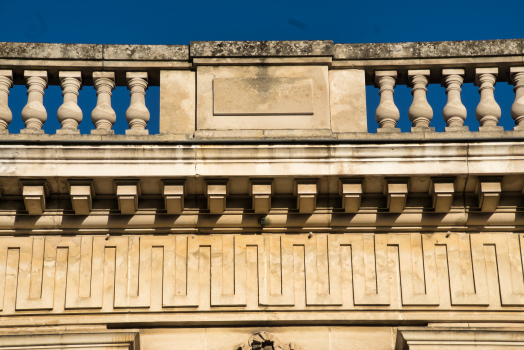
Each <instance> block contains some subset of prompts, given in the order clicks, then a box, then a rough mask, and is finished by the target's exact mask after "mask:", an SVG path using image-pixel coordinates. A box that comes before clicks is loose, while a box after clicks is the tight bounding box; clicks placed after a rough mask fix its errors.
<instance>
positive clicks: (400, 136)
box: [0, 130, 524, 144]
mask: <svg viewBox="0 0 524 350" xmlns="http://www.w3.org/2000/svg"><path fill="white" fill-rule="evenodd" d="M278 131H279V132H278V133H276V134H274V135H273V134H272V132H273V130H239V131H237V132H235V131H230V132H229V135H228V134H227V133H222V134H221V135H215V134H213V133H210V134H209V135H204V136H201V137H194V135H193V134H167V133H166V134H156V135H143V136H140V135H90V134H83V135H68V134H4V135H0V144H2V143H28V142H51V143H55V142H56V143H62V142H63V143H76V142H79V143H82V142H101V143H105V142H107V143H151V144H155V143H188V144H199V143H203V144H209V143H217V144H219V143H230V142H233V143H261V142H262V143H263V142H269V143H287V142H297V141H301V142H303V143H305V144H307V143H382V142H387V143H391V142H393V143H401V142H443V141H453V142H460V141H461V140H466V141H467V142H472V141H473V142H490V141H491V142H500V141H508V142H514V141H524V130H506V131H460V132H402V133H400V132H399V133H364V132H355V133H326V134H318V133H310V135H308V134H301V133H300V134H297V133H294V132H293V130H290V132H289V133H283V132H282V131H281V130H278Z"/></svg>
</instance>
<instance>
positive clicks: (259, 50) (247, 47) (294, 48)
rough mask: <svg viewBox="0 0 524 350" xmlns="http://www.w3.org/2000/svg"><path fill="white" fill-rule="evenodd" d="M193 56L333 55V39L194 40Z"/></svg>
mask: <svg viewBox="0 0 524 350" xmlns="http://www.w3.org/2000/svg"><path fill="white" fill-rule="evenodd" d="M190 55H191V57H257V56H333V41H331V40H315V41H305V40H303V41H192V42H191V45H190Z"/></svg>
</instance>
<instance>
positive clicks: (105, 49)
mask: <svg viewBox="0 0 524 350" xmlns="http://www.w3.org/2000/svg"><path fill="white" fill-rule="evenodd" d="M523 54H524V43H523V39H503V40H478V41H439V42H404V43H364V44H334V43H333V41H331V40H312V41H192V42H191V43H190V45H101V44H53V43H20V42H0V58H4V59H61V60H67V59H69V60H124V61H135V60H137V61H140V60H141V61H188V60H190V59H191V58H198V57H202V58H204V57H229V58H232V57H246V58H248V57H251V58H252V57H315V56H323V57H334V59H338V60H368V59H369V60H372V59H395V58H397V59H406V58H413V59H416V58H450V57H490V56H491V57H493V56H517V55H523Z"/></svg>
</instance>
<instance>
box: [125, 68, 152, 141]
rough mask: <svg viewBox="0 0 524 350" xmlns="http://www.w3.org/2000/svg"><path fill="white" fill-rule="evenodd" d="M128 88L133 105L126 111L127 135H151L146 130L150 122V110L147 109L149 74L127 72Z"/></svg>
mask: <svg viewBox="0 0 524 350" xmlns="http://www.w3.org/2000/svg"><path fill="white" fill-rule="evenodd" d="M126 79H127V88H128V90H129V95H130V96H131V103H130V105H129V108H128V109H127V111H126V120H127V122H128V123H129V130H126V135H149V131H148V130H147V129H146V126H147V123H148V122H149V110H148V109H147V107H146V100H145V96H146V90H147V72H127V73H126Z"/></svg>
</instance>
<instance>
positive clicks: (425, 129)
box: [411, 126, 435, 132]
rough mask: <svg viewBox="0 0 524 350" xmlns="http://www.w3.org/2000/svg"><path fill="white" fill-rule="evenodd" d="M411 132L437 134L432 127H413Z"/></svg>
mask: <svg viewBox="0 0 524 350" xmlns="http://www.w3.org/2000/svg"><path fill="white" fill-rule="evenodd" d="M411 132H435V128H434V127H432V126H413V127H412V128H411Z"/></svg>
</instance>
